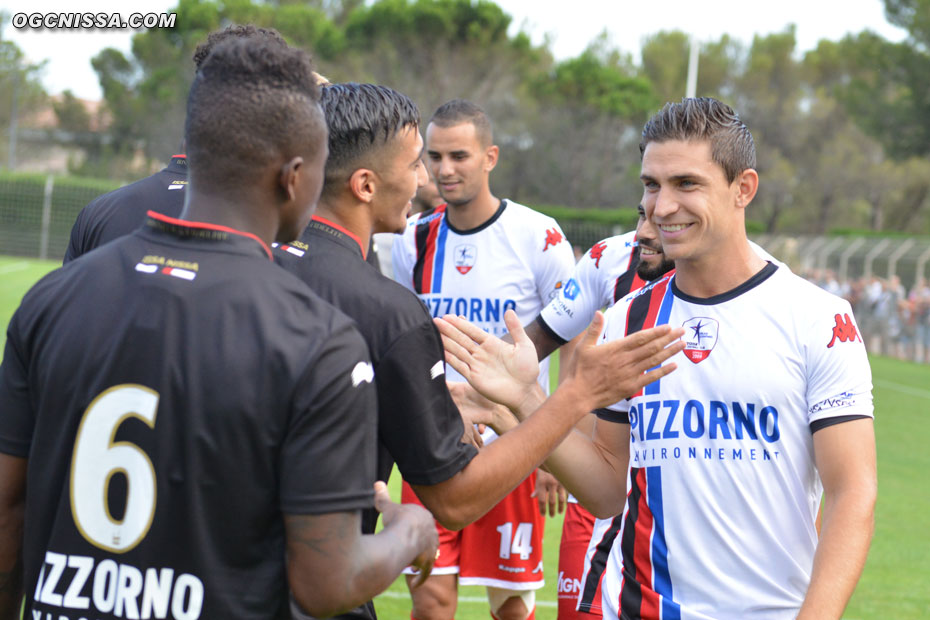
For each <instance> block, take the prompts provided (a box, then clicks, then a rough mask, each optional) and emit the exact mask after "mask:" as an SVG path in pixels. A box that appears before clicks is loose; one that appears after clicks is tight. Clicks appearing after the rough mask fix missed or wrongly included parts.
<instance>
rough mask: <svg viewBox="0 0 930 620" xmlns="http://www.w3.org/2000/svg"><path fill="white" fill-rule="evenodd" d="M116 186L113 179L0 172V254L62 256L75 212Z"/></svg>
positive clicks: (36, 256) (38, 256) (54, 258)
mask: <svg viewBox="0 0 930 620" xmlns="http://www.w3.org/2000/svg"><path fill="white" fill-rule="evenodd" d="M117 187H119V183H116V182H113V181H99V180H87V179H79V178H73V177H55V176H52V175H48V176H46V175H37V174H19V173H6V174H2V175H0V254H4V255H8V256H26V257H32V258H42V259H51V260H61V259H62V257H64V255H65V250H66V249H67V247H68V237H69V235H70V233H71V226H72V225H73V224H74V220H75V218H77V214H78V213H79V212H80V211H81V209H82V208H83V207H84V205H86V204H87V203H88V202H90V201H91V200H93V199H94V198H96V197H97V196H99V195H100V194H103V193H106V192H108V191H110V190H113V189H115V188H117Z"/></svg>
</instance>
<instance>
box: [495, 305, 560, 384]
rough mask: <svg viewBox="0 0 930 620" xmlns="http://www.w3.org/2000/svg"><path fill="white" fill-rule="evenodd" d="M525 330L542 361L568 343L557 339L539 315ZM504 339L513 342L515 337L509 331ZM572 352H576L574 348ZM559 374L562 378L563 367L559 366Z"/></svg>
mask: <svg viewBox="0 0 930 620" xmlns="http://www.w3.org/2000/svg"><path fill="white" fill-rule="evenodd" d="M525 331H526V337H527V338H529V339H530V340H532V341H533V346H535V347H536V357H537V358H539V360H540V361H542V360H544V359H546V358H547V357H549V355H551V354H552V352H553V351H555V350H556V349H558V348H560V347H561V346H563V345H564V344H566V343H565V342H564V341H562V340H561V339H556V338H555V336H554V335H553V333H552V332H551V331H550V330H547V329H546V328H545V327H543V325H542V318H541V317H538V316H537V317H536V318H535V319H534V320H533V322H532V323H530V324H529V325H527V326H526V328H525ZM503 340H504V342H513V337H512V336H511V335H510V334H509V333H507V334H506V335H505V336H504V338H503ZM572 352H574V349H573V350H572ZM560 361H561V358H560ZM559 374H560V379H561V367H560V368H559Z"/></svg>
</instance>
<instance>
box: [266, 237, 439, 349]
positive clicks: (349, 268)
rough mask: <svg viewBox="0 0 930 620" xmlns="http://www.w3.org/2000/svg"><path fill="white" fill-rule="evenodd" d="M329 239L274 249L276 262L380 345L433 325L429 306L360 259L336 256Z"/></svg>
mask: <svg viewBox="0 0 930 620" xmlns="http://www.w3.org/2000/svg"><path fill="white" fill-rule="evenodd" d="M327 243H328V241H327V240H326V239H325V238H316V239H313V240H312V242H311V243H310V244H309V245H308V244H306V243H302V242H299V241H298V242H294V243H290V244H286V245H279V246H278V247H276V248H274V249H273V250H272V251H273V252H274V259H275V262H276V263H278V265H279V266H281V267H282V268H283V269H282V271H287V272H289V273H291V274H293V275H294V276H295V277H296V278H297V279H299V280H300V281H301V282H303V283H304V284H306V285H307V286H308V287H309V288H310V289H312V290H313V292H314V293H315V294H316V295H318V296H319V297H321V298H322V299H324V300H326V301H327V302H328V303H330V304H332V305H334V306H335V307H336V308H338V309H340V310H341V311H342V312H344V313H345V314H347V315H348V316H349V317H350V318H352V319H353V320H354V321H355V322H356V324H357V325H358V328H359V330H360V331H361V332H362V334H363V335H364V336H365V338H366V340H368V341H369V343H370V344H372V345H373V346H374V344H375V343H376V341H380V340H382V339H383V338H384V337H385V335H387V334H397V333H400V332H403V331H406V330H409V329H412V328H413V327H417V326H420V325H422V324H423V323H428V322H429V321H430V317H429V314H428V313H427V311H426V307H425V306H424V305H423V302H421V301H420V299H419V298H418V297H417V296H416V295H414V294H413V293H412V292H411V291H409V290H408V289H406V288H404V287H403V286H402V285H400V284H399V283H397V282H395V281H394V280H392V279H390V278H388V277H386V276H384V275H383V274H381V272H379V271H378V270H377V269H375V268H374V267H372V266H371V265H370V264H369V263H367V262H365V261H363V260H361V258H360V257H357V256H351V257H346V255H345V254H344V253H343V252H339V251H333V250H332V248H331V247H328V246H327Z"/></svg>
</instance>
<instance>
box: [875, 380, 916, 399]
mask: <svg viewBox="0 0 930 620" xmlns="http://www.w3.org/2000/svg"><path fill="white" fill-rule="evenodd" d="M872 382H873V383H874V384H875V385H877V386H878V387H882V388H886V389H889V390H894V391H895V392H901V393H902V394H910V395H911V396H917V397H918V398H926V399H930V390H921V389H918V388H915V387H911V386H909V385H901V384H900V383H895V382H894V381H885V380H884V379H873V380H872Z"/></svg>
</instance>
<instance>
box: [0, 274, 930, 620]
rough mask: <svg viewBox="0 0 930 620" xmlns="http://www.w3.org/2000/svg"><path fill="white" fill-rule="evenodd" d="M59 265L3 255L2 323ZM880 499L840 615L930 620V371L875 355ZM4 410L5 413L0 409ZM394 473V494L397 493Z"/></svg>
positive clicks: (405, 611) (547, 613) (467, 592)
mask: <svg viewBox="0 0 930 620" xmlns="http://www.w3.org/2000/svg"><path fill="white" fill-rule="evenodd" d="M56 266H57V263H54V262H47V261H46V262H42V261H34V260H26V259H21V258H5V257H0V324H2V325H3V326H4V327H3V334H2V336H0V341H2V340H5V335H6V327H5V326H6V324H7V323H8V322H9V319H10V316H12V314H13V311H14V310H15V309H16V307H17V306H18V305H19V301H20V299H21V298H22V296H23V294H24V293H25V292H26V290H28V288H29V286H31V285H32V283H34V282H35V281H36V280H38V279H39V278H40V277H41V276H42V275H44V274H45V273H46V272H48V271H49V270H51V269H54V268H55V267H56ZM871 362H872V374H873V379H874V384H875V391H874V396H875V412H876V420H875V433H876V437H877V442H878V477H879V496H878V507H877V509H876V516H875V538H874V541H873V543H872V550H871V552H870V553H869V560H868V563H867V564H866V568H865V573H864V574H863V576H862V580H861V581H860V582H859V587H858V589H857V590H856V593H855V595H854V596H853V599H852V601H851V602H850V604H849V608H848V609H847V611H846V614H845V615H844V618H847V619H850V620H866V619H873V618H894V619H895V620H924V619H926V618H930V483H928V481H927V476H928V472H930V366H927V365H918V364H913V363H910V362H902V361H898V360H893V359H888V358H882V357H872V358H871ZM0 413H2V412H0ZM399 484H400V483H399V478H398V476H396V475H395V476H392V480H391V485H390V486H391V489H392V493H394V494H395V497H398V496H399V495H400V490H399ZM561 526H562V521H561V518H556V519H548V520H547V523H546V537H545V558H546V559H545V562H546V572H545V578H546V586H545V588H543V589H542V590H541V591H540V592H539V593H538V601H539V603H538V608H537V613H536V617H537V618H538V620H552V619H554V618H555V616H556V608H555V601H556V594H555V593H556V589H555V582H556V562H557V554H558V540H559V535H560V532H561ZM460 595H461V597H460V604H459V613H458V614H456V618H457V619H458V620H479V619H480V620H487V618H489V614H488V612H487V605H486V603H485V602H484V601H485V597H484V590H483V588H462V589H461V591H460ZM377 607H378V610H379V614H380V616H381V618H383V619H384V620H404V619H406V618H409V617H410V603H409V598H408V595H407V589H406V587H405V586H404V584H403V580H402V579H401V580H398V581H397V582H395V583H394V584H393V585H392V586H391V588H390V589H389V590H388V591H387V592H385V593H384V594H383V595H381V596H380V597H378V599H377Z"/></svg>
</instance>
